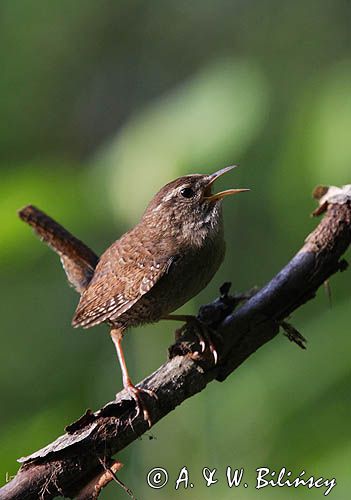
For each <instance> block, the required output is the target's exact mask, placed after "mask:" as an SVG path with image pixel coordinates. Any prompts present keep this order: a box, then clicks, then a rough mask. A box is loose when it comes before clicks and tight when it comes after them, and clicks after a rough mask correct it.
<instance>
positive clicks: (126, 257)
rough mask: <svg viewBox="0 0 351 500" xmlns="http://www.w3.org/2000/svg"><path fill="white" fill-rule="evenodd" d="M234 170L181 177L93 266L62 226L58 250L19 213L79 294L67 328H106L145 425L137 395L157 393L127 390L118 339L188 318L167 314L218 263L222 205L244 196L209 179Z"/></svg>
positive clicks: (45, 233) (202, 283) (92, 259)
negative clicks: (53, 254)
mask: <svg viewBox="0 0 351 500" xmlns="http://www.w3.org/2000/svg"><path fill="white" fill-rule="evenodd" d="M233 168H234V166H230V167H226V168H223V169H221V170H219V171H218V172H215V173H214V174H211V175H200V174H194V175H187V176H184V177H180V178H178V179H176V180H174V181H172V182H170V183H168V184H166V185H165V186H164V187H163V188H162V189H161V190H160V191H159V192H158V193H157V194H156V195H155V196H154V198H153V199H152V200H151V202H150V203H149V205H148V207H147V208H146V210H145V212H144V214H143V216H142V218H141V220H140V222H139V223H138V224H137V225H136V226H135V227H134V228H133V229H131V230H130V231H128V232H127V233H125V234H124V235H123V236H122V237H121V238H120V239H119V240H117V241H115V243H113V244H112V245H111V246H110V247H109V248H108V249H107V250H106V251H105V252H104V253H103V254H102V255H101V257H100V259H99V260H98V262H97V264H96V262H95V254H94V253H93V252H91V251H90V250H89V249H88V248H87V247H85V246H84V244H82V243H81V242H79V240H76V239H75V238H74V237H73V236H72V235H70V234H69V233H68V232H65V230H64V229H63V228H61V226H59V225H57V224H56V226H57V228H60V231H61V235H60V238H59V239H61V240H62V241H64V242H65V243H64V244H61V246H59V245H58V244H55V242H53V239H54V238H53V236H52V235H53V234H54V235H55V229H51V230H50V234H49V235H48V231H47V229H43V228H44V226H45V224H44V223H42V224H39V223H35V224H34V223H31V221H30V217H29V216H28V215H26V216H25V213H26V209H23V210H22V211H21V212H20V216H21V218H22V219H24V220H26V222H29V223H30V224H31V225H33V226H34V227H35V229H36V230H37V232H38V233H39V234H40V235H41V236H42V237H43V238H44V240H46V241H47V242H48V243H49V244H50V246H52V247H53V248H54V250H55V251H57V253H59V255H60V256H61V260H62V262H63V264H64V266H65V270H66V273H67V275H68V277H69V279H70V281H71V282H72V283H73V284H74V286H75V287H76V289H77V290H78V291H79V292H81V298H80V301H79V304H78V307H77V310H76V312H75V315H74V317H73V321H72V324H73V326H74V327H79V326H81V327H83V328H90V327H91V326H95V325H98V324H100V323H103V322H106V323H108V325H109V326H110V328H111V331H110V334H111V338H112V340H113V342H114V344H115V347H116V351H117V355H118V359H119V363H120V366H121V369H122V375H123V385H124V388H125V389H126V390H127V391H128V392H129V394H130V395H131V397H132V398H133V399H134V400H135V402H136V405H137V410H138V412H139V411H140V408H142V410H143V412H144V418H145V419H146V420H147V421H148V422H149V424H150V417H149V414H148V411H147V409H146V407H145V406H144V405H143V404H142V400H141V398H140V393H141V392H148V393H149V394H150V395H152V396H154V395H155V394H154V393H152V391H148V390H146V389H139V388H137V387H135V386H134V385H133V383H132V381H131V379H130V377H129V374H128V370H127V366H126V362H125V358H124V354H123V350H122V345H121V342H122V338H123V335H124V333H125V331H126V330H127V328H129V327H131V326H137V325H141V324H145V323H153V322H156V321H159V320H160V319H187V317H184V316H176V315H171V313H172V312H173V311H175V310H176V309H178V308H179V307H180V306H182V305H183V304H185V303H186V302H187V301H188V300H189V299H191V298H192V297H193V296H195V295H196V294H197V293H199V292H200V291H201V290H202V289H203V288H204V287H205V286H206V285H207V284H208V282H209V281H210V280H211V279H212V277H213V275H214V274H215V273H216V271H217V270H218V268H219V266H220V264H221V262H222V260H223V257H224V252H225V243H224V235H223V218H222V207H221V205H222V200H223V198H224V197H225V196H228V195H232V194H237V193H241V192H243V191H248V189H228V190H226V191H221V192H219V193H216V194H213V193H212V185H213V183H214V181H215V180H216V179H218V178H219V177H220V176H221V175H223V174H224V173H226V172H228V171H229V170H231V169H233ZM32 208H33V207H32ZM27 209H28V207H27ZM43 216H44V217H46V216H45V214H44V215H43ZM54 224H55V223H54ZM38 226H41V229H40V230H39V229H38ZM40 231H41V233H40ZM65 233H66V234H65ZM67 235H68V237H69V238H70V239H71V246H72V247H73V249H74V252H76V247H77V245H81V246H83V247H84V248H83V250H84V252H83V253H84V255H83V259H82V260H79V259H77V258H76V253H77V252H76V253H74V252H73V251H72V249H71V251H70V252H71V254H73V253H74V256H73V257H74V259H73V260H71V257H70V255H68V252H66V250H65V245H66V247H67V241H68V239H69V238H68V237H67ZM89 252H91V254H89ZM84 256H85V260H84ZM72 263H73V264H72ZM95 264H96V267H95ZM94 267H95V269H94ZM82 269H83V271H84V273H83V274H84V277H83V279H82V278H81V274H82V272H81V271H82ZM85 271H86V272H85ZM77 276H78V278H77Z"/></svg>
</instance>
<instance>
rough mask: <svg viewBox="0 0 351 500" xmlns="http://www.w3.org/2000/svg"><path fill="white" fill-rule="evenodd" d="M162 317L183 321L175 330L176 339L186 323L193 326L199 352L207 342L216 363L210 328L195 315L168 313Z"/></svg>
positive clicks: (202, 350) (216, 354)
mask: <svg viewBox="0 0 351 500" xmlns="http://www.w3.org/2000/svg"><path fill="white" fill-rule="evenodd" d="M162 319H167V320H172V321H184V322H185V325H183V326H182V327H181V328H179V329H178V330H176V340H178V339H179V338H180V337H181V336H182V334H183V332H184V330H185V328H186V327H187V326H188V325H190V326H191V327H193V331H194V333H195V335H196V337H197V338H198V340H199V344H200V347H201V352H204V351H205V349H206V344H207V345H208V347H209V349H210V351H211V354H212V356H213V359H214V363H215V365H216V364H217V361H218V353H217V349H216V346H215V345H214V343H213V341H212V339H211V329H210V328H209V327H208V326H207V325H205V324H204V323H202V322H201V321H200V320H199V319H198V318H197V317H196V316H192V315H191V314H168V315H167V316H163V317H162Z"/></svg>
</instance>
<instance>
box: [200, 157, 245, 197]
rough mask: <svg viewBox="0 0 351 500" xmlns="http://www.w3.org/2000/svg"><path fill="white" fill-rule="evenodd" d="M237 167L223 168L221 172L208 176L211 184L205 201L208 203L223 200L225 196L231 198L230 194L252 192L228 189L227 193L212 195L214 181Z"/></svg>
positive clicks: (243, 189)
mask: <svg viewBox="0 0 351 500" xmlns="http://www.w3.org/2000/svg"><path fill="white" fill-rule="evenodd" d="M237 167H238V165H231V166H230V167H225V168H221V170H218V171H217V172H215V173H214V174H211V175H209V176H208V180H209V182H208V184H207V186H206V190H205V196H204V199H205V200H207V201H217V200H221V199H222V198H224V197H225V196H229V195H230V194H238V193H243V192H244V191H250V189H245V188H242V189H226V190H225V191H220V192H219V193H215V194H212V193H211V186H212V184H213V183H214V181H215V180H217V179H218V178H219V177H221V176H222V175H223V174H225V173H226V172H229V170H233V168H237Z"/></svg>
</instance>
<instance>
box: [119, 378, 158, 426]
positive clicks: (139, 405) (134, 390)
mask: <svg viewBox="0 0 351 500" xmlns="http://www.w3.org/2000/svg"><path fill="white" fill-rule="evenodd" d="M124 388H125V389H126V391H128V394H129V395H130V396H131V397H132V398H133V399H134V401H135V405H136V410H137V413H136V417H138V415H139V414H140V412H142V413H143V416H144V420H146V422H147V423H148V426H149V427H151V425H152V422H151V417H150V413H149V410H148V408H147V406H146V405H145V402H144V401H143V399H142V396H141V395H142V394H143V393H146V394H147V395H148V396H150V397H152V398H155V399H158V396H157V394H156V392H154V391H152V390H151V389H144V388H141V387H140V388H139V387H136V386H135V385H134V384H133V383H132V382H131V380H127V381H126V382H125V383H124Z"/></svg>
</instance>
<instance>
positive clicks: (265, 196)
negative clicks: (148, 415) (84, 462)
mask: <svg viewBox="0 0 351 500" xmlns="http://www.w3.org/2000/svg"><path fill="white" fill-rule="evenodd" d="M349 27H350V4H349V2H345V1H343V0H340V1H335V2H330V1H328V0H309V1H308V2H305V1H302V0H297V1H296V2H294V3H291V2H280V1H278V0H268V1H266V2H260V1H259V0H253V1H251V2H245V1H243V0H235V1H232V2H228V1H227V0H219V1H218V2H216V3H213V2H209V1H208V0H205V1H202V2H199V1H192V2H188V1H185V0H178V1H177V2H171V1H155V2H142V1H139V0H133V1H126V0H122V1H120V2H113V1H112V0H101V1H99V2H97V1H94V0H85V1H84V2H83V0H76V1H75V2H69V1H67V0H63V1H61V2H47V1H44V0H37V1H36V2H34V1H33V0H26V1H19V0H11V1H10V0H3V1H2V2H1V6H0V59H1V73H0V113H1V117H2V120H1V133H0V146H1V147H0V169H1V170H0V176H1V183H0V209H1V211H2V214H3V218H2V224H1V228H2V233H1V234H2V238H1V239H0V272H1V283H2V297H1V298H2V300H1V311H0V314H1V317H2V337H1V345H2V350H1V353H2V356H1V363H0V387H1V394H2V406H1V407H2V411H1V413H0V419H1V426H0V449H1V453H0V473H1V475H0V477H1V482H2V483H3V482H4V481H5V477H6V473H8V474H9V475H11V474H14V473H15V472H16V470H17V466H16V462H15V460H16V458H17V457H19V456H21V455H25V454H28V453H30V452H31V451H33V450H34V449H37V448H39V447H41V446H43V445H44V444H46V443H47V442H48V441H50V440H52V439H53V438H55V437H56V436H57V435H58V434H60V433H62V432H63V426H64V425H65V424H67V423H69V422H70V421H72V420H74V419H75V418H76V417H77V416H79V415H80V414H82V413H83V412H84V410H85V409H86V408H88V407H90V408H97V407H98V406H99V405H101V404H103V403H104V402H105V401H107V400H109V399H111V397H112V396H113V394H114V393H115V392H116V390H117V389H118V388H119V387H120V384H121V382H120V374H119V368H118V366H117V363H116V360H115V353H114V349H113V346H112V344H111V342H110V340H109V338H108V335H107V333H106V328H105V327H104V326H101V327H98V328H94V329H92V330H89V331H87V332H86V331H83V330H79V331H74V330H72V328H71V327H70V318H71V316H72V314H73V311H74V307H75V304H76V302H77V300H78V297H77V295H76V294H75V292H74V291H73V290H72V289H69V288H68V287H67V283H66V281H65V278H64V273H63V271H62V270H61V269H60V265H59V261H58V259H57V257H56V256H55V255H53V254H52V252H50V251H49V250H48V249H47V248H46V247H45V246H44V245H42V244H40V242H38V241H37V240H36V239H35V238H34V236H33V235H32V234H31V231H29V229H28V228H27V227H25V226H24V225H23V223H21V222H20V221H19V220H18V219H17V217H16V210H18V209H19V208H21V207H22V206H23V205H25V204H27V203H33V204H36V205H38V206H39V207H40V208H42V209H43V210H44V211H47V212H48V213H49V214H50V215H52V216H53V217H54V218H56V219H57V220H59V221H60V222H61V223H63V224H64V225H65V226H66V227H67V228H68V229H70V230H71V231H72V232H73V233H74V234H76V235H77V236H78V237H80V238H81V239H83V240H84V241H85V242H86V243H87V244H89V245H90V246H91V247H92V248H93V249H94V250H95V251H97V252H101V251H102V250H103V249H104V248H106V247H107V245H109V244H110V243H111V242H112V241H114V240H115V239H116V237H118V235H119V234H121V233H122V232H123V231H125V230H126V229H128V228H129V227H130V226H131V225H133V224H134V223H135V222H136V221H137V220H138V218H139V217H140V215H141V213H142V211H143V209H144V207H145V205H146V203H147V201H148V200H149V198H151V196H152V195H153V194H154V192H155V191H156V190H157V189H158V188H159V187H160V186H161V185H162V184H164V183H165V182H167V181H168V180H170V179H172V178H174V177H176V176H178V175H182V174H185V173H191V172H211V171H214V170H215V169H217V168H220V167H222V166H225V165H227V164H232V163H239V164H240V165H241V168H240V169H238V170H236V171H235V172H233V173H232V174H230V176H229V177H227V178H226V179H224V178H223V179H222V180H221V181H220V182H221V185H223V186H226V185H228V184H226V183H228V182H229V183H230V185H233V186H234V187H235V186H242V187H250V188H251V190H252V191H251V193H249V194H247V195H243V196H242V197H240V199H239V198H238V199H233V200H227V201H226V203H225V225H226V239H227V257H226V260H225V263H224V264H223V266H222V268H221V270H220V271H219V272H218V274H217V276H216V277H215V279H214V280H213V282H212V283H211V284H210V286H209V287H208V288H207V289H206V290H204V291H203V292H202V293H201V294H200V295H199V297H197V298H195V299H193V300H192V301H191V302H190V303H189V304H187V305H185V306H184V311H187V312H195V311H196V309H197V307H198V306H199V305H200V304H201V303H203V302H205V301H207V300H210V299H212V298H213V297H214V296H215V295H216V293H217V290H218V287H219V285H220V284H221V283H222V282H223V281H224V280H228V279H230V280H232V281H233V287H234V289H235V290H244V289H247V288H250V287H251V286H253V285H255V284H257V285H262V284H263V283H264V282H265V281H266V280H268V279H270V278H271V277H272V275H273V274H274V273H275V272H277V271H278V270H279V269H280V267H281V266H282V265H284V264H285V263H286V262H287V260H288V259H289V258H290V257H291V256H292V255H293V253H294V252H295V251H296V250H297V249H298V248H299V247H300V245H301V244H302V242H303V238H304V237H305V236H306V235H307V234H308V233H309V232H310V231H311V230H312V229H313V227H315V224H316V223H317V222H318V221H315V220H311V219H309V213H311V212H312V210H313V208H314V202H313V201H312V200H311V198H310V193H311V191H312V189H313V187H314V186H315V185H316V184H320V183H325V184H345V183H350V181H351V179H350V163H351V161H350V160H351V142H350V140H349V135H350V132H349V131H350V128H351V98H350V88H351V57H350V55H351V52H350V47H351V36H350V29H349ZM331 287H332V295H333V306H332V307H331V308H330V307H329V304H328V300H327V297H326V295H325V294H324V293H323V291H320V293H319V294H318V296H317V298H316V299H315V300H314V301H312V302H311V303H309V304H307V305H306V306H305V307H303V308H302V309H301V311H298V312H297V313H296V314H295V315H294V316H293V318H292V321H293V323H294V324H295V325H296V327H297V328H298V329H299V330H300V331H301V332H302V333H303V334H304V335H305V336H306V337H307V338H308V339H309V345H308V350H307V351H306V352H301V351H300V350H298V349H297V348H295V347H294V346H293V345H291V344H290V343H289V342H287V341H286V339H284V338H283V336H280V337H279V338H278V339H276V340H275V341H274V342H272V343H270V344H269V345H266V346H265V347H264V348H263V349H262V350H260V351H259V352H258V353H257V354H255V355H254V356H252V358H251V359H249V360H248V361H247V362H245V363H244V364H243V366H242V367H240V369H239V370H237V371H236V372H235V374H234V375H233V376H232V377H231V378H229V379H228V380H227V381H226V382H225V383H223V384H218V383H213V384H211V385H210V386H209V387H208V388H207V389H206V390H205V391H204V392H203V393H201V394H200V395H198V396H197V397H195V398H192V399H191V400H190V401H187V402H185V403H184V404H183V405H182V407H181V408H178V409H177V410H176V411H175V412H174V413H173V414H171V415H169V417H168V418H166V419H164V420H163V421H161V422H160V423H159V424H158V425H157V426H156V427H155V428H154V429H152V431H151V432H150V433H149V436H150V437H154V438H155V439H148V437H147V436H144V437H143V438H142V439H141V440H139V441H137V442H135V443H134V444H133V445H132V446H131V447H130V448H128V450H126V451H124V452H123V453H121V456H120V457H119V458H120V459H121V460H122V462H124V463H125V464H126V466H125V468H124V469H123V470H122V471H121V473H120V477H121V479H122V480H123V481H124V482H125V483H126V484H128V485H129V486H130V487H131V488H132V489H133V490H134V492H135V495H136V496H137V498H143V499H144V498H147V499H149V498H159V499H163V498H180V497H181V496H183V495H184V496H185V495H186V496H187V498H190V499H191V498H194V499H195V498H199V497H200V496H201V498H204V499H206V498H213V497H214V495H215V496H216V497H219V498H223V499H226V498H231V497H232V495H233V493H234V494H235V493H236V491H234V492H233V491H232V490H230V489H229V488H228V487H227V486H226V484H225V482H223V480H222V481H221V480H219V482H218V484H216V485H214V486H212V488H206V487H205V486H204V484H203V481H202V480H201V469H202V468H203V467H205V466H207V467H216V468H217V469H218V477H219V478H220V477H224V474H225V468H226V466H228V465H231V466H232V467H244V468H245V470H246V471H247V474H248V476H247V477H245V478H246V479H248V483H249V485H250V487H249V488H247V489H244V488H240V490H239V492H240V498H241V499H243V500H246V499H247V500H249V499H252V498H255V497H258V496H260V498H272V497H273V498H279V499H285V498H286V499H290V498H292V497H293V496H294V497H296V498H304V497H306V498H307V497H308V498H309V499H311V500H313V499H314V498H320V497H321V495H322V491H321V490H317V489H314V490H305V489H301V488H299V489H296V490H295V489H294V490H292V489H287V488H283V489H281V488H279V489H277V488H275V489H269V490H267V489H265V490H261V491H260V492H257V491H256V490H255V489H254V487H253V486H252V485H253V478H254V473H255V469H256V468H257V467H260V466H272V467H276V468H278V469H280V468H281V467H283V466H286V467H288V468H290V470H292V471H293V473H295V474H298V473H300V472H301V470H302V469H304V470H306V472H307V474H313V475H315V476H317V477H319V476H324V477H328V478H331V477H336V479H337V483H338V484H337V487H336V488H335V489H334V490H333V491H332V493H331V495H333V498H335V499H344V498H347V497H348V492H349V489H350V487H351V481H350V470H349V469H350V462H351V451H350V450H351V446H350V444H351V443H350V432H349V418H350V409H351V408H350V396H349V385H350V381H351V380H350V379H351V374H350V362H349V351H348V348H349V347H350V338H349V325H350V318H349V311H350V309H349V307H350V306H351V302H350V301H351V298H350V280H349V277H348V272H347V273H346V274H344V275H338V276H335V277H333V279H332V280H331ZM171 338H172V325H166V324H164V323H162V322H161V323H160V324H157V325H151V326H146V327H143V328H139V329H134V330H133V331H131V332H130V333H128V335H127V336H126V338H125V350H126V353H127V358H128V362H129V365H130V371H131V373H132V375H133V378H134V379H135V380H136V381H137V380H139V379H141V378H142V377H143V376H145V375H147V374H148V373H150V372H151V371H153V370H154V369H156V368H157V367H158V366H159V365H160V364H161V363H162V362H163V361H164V360H165V358H166V352H167V346H168V345H169V343H170V342H171ZM63 360H64V362H63ZM183 465H187V467H188V469H189V471H190V474H191V479H192V480H193V482H194V484H195V487H194V488H193V489H191V490H190V489H189V490H187V491H186V492H185V491H184V490H180V491H175V489H174V481H175V479H176V476H177V474H178V473H179V471H180V469H181V467H183ZM155 466H162V467H165V468H166V469H167V470H168V471H169V474H170V483H169V484H168V485H167V487H166V488H164V489H162V490H151V489H150V488H149V487H148V486H147V484H146V479H145V478H146V474H147V472H148V471H149V470H150V469H151V468H152V467H155ZM117 496H118V498H122V497H124V493H123V492H122V491H117V486H116V485H115V484H113V485H111V486H109V487H108V488H107V489H106V491H105V492H104V494H103V495H102V498H106V499H109V498H116V497H117Z"/></svg>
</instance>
